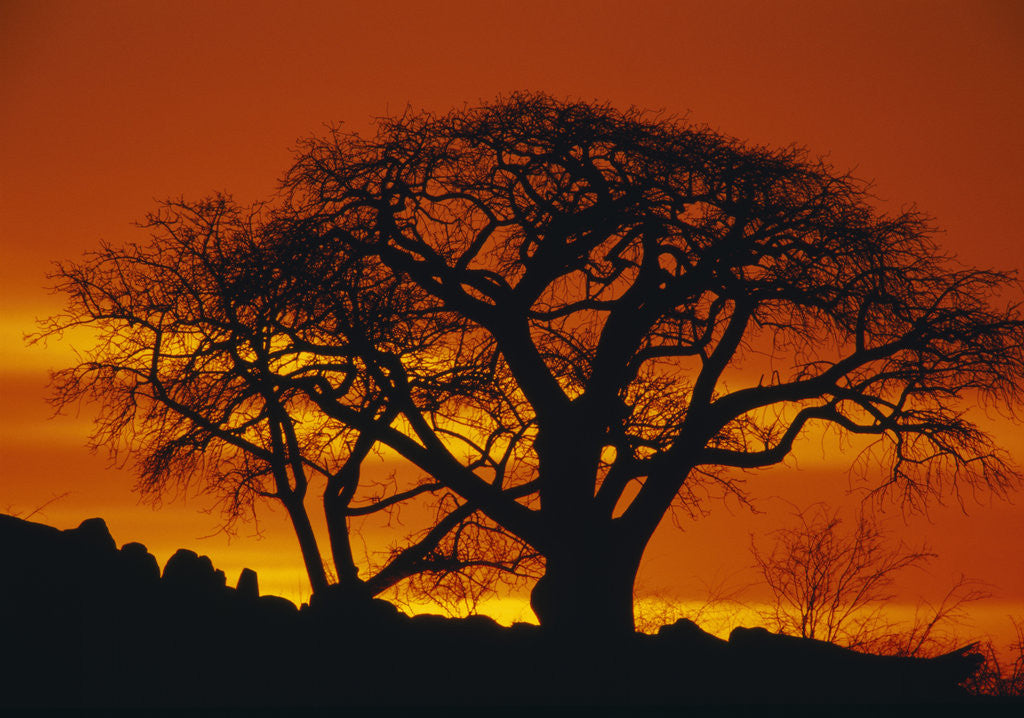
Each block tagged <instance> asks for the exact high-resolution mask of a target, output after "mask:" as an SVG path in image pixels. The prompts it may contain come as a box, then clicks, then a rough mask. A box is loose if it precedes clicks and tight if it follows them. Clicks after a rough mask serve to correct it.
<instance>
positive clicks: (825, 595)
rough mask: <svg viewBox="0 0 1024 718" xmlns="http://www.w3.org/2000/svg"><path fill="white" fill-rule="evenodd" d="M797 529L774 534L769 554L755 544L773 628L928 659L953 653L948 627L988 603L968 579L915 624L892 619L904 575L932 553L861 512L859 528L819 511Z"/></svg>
mask: <svg viewBox="0 0 1024 718" xmlns="http://www.w3.org/2000/svg"><path fill="white" fill-rule="evenodd" d="M795 516H796V518H797V525H795V526H792V527H784V528H780V529H777V530H775V531H773V532H772V533H771V540H772V543H771V546H770V547H769V548H768V549H767V550H765V549H763V548H759V547H758V546H757V544H756V543H755V542H754V541H753V540H752V541H751V550H752V552H753V554H754V561H755V564H756V565H757V568H758V569H759V570H760V572H761V575H762V576H763V577H764V580H765V583H766V584H767V585H768V588H769V589H770V590H771V593H772V597H773V602H772V604H771V606H770V607H769V608H768V609H766V610H765V611H763V612H762V616H763V618H764V619H765V622H766V625H767V626H768V627H769V628H772V629H774V630H777V631H779V632H780V633H786V634H789V635H792V636H800V637H802V638H816V639H820V640H824V641H828V642H830V643H836V644H839V645H842V646H846V647H848V648H856V649H858V650H861V651H867V652H871V653H885V654H896V655H912V656H920V655H926V654H935V653H940V652H945V651H950V650H953V649H954V648H956V646H955V645H952V644H953V643H956V641H955V640H943V639H944V638H945V637H944V636H943V635H940V634H942V631H943V628H944V624H948V623H952V622H955V620H956V619H957V618H959V617H961V614H962V611H963V608H964V606H965V605H966V604H968V603H971V602H973V601H978V600H981V599H983V598H988V597H989V595H990V594H988V593H987V592H986V591H985V590H983V589H982V588H981V587H980V586H979V585H978V584H977V583H976V582H972V581H970V580H968V579H966V578H961V579H960V580H959V581H958V582H957V583H956V584H954V585H953V586H952V587H951V588H950V589H949V590H948V591H947V592H946V595H945V596H944V598H943V599H942V601H941V602H939V604H938V605H935V606H931V605H930V606H928V608H927V609H926V610H924V611H921V610H919V611H917V613H916V615H915V617H914V620H913V621H912V622H911V623H910V624H909V625H899V624H897V623H895V622H893V621H892V620H890V619H888V618H887V617H886V614H885V604H886V603H887V602H889V601H891V600H892V599H893V598H894V594H893V593H892V592H891V591H892V586H893V584H894V582H895V580H896V576H897V574H900V573H902V572H904V571H905V570H906V569H909V568H915V567H921V566H922V565H923V564H924V563H926V562H927V561H929V560H931V559H932V558H934V557H935V554H933V553H930V552H928V551H927V550H925V549H924V548H918V549H914V548H910V547H908V546H906V545H904V544H903V543H902V542H894V541H893V540H892V538H891V536H889V535H888V533H887V532H886V531H885V530H884V529H883V528H882V526H881V525H880V524H879V522H878V521H877V520H876V519H874V518H872V517H870V516H868V515H867V514H865V513H864V512H863V511H861V512H860V513H858V515H857V516H856V520H855V522H854V523H853V525H852V528H849V529H846V528H844V527H843V520H842V518H841V517H840V512H839V511H838V510H835V509H829V508H828V507H826V506H823V505H821V504H817V505H815V506H812V507H810V508H808V509H805V510H802V511H796V512H795Z"/></svg>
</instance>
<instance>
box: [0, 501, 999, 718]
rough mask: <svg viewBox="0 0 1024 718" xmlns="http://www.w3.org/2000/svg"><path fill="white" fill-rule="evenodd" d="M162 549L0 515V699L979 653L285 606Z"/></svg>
mask: <svg viewBox="0 0 1024 718" xmlns="http://www.w3.org/2000/svg"><path fill="white" fill-rule="evenodd" d="M256 584H257V582H256V577H255V575H254V574H252V572H243V576H242V578H241V579H240V580H239V585H238V587H236V588H231V587H228V586H226V583H225V577H224V574H223V572H221V571H217V570H215V569H214V567H213V566H212V564H211V563H210V560H209V559H208V558H207V557H205V556H197V555H196V554H195V553H193V552H191V551H186V550H184V549H182V550H179V551H178V552H177V553H176V554H175V555H174V556H173V557H171V559H170V560H169V561H168V563H167V565H166V566H165V567H164V570H163V572H161V571H160V569H159V566H158V565H157V562H156V559H155V558H154V557H153V556H152V555H151V554H149V553H148V552H147V551H146V548H145V547H144V546H142V545H141V544H138V543H129V544H126V545H124V546H122V547H121V548H120V549H118V548H117V546H116V544H115V542H114V540H113V538H111V536H110V533H109V531H108V530H107V527H106V524H105V523H104V522H103V521H102V520H101V519H89V520H87V521H85V522H83V523H82V525H81V526H79V527H78V528H77V529H70V530H66V531H60V530H58V529H55V528H52V527H50V526H45V525H42V524H36V523H31V522H27V521H23V520H20V519H17V518H15V517H11V516H6V515H2V514H0V646H2V648H0V654H2V655H0V706H5V705H6V706H9V707H10V706H33V707H35V706H57V707H61V706H67V707H83V706H85V707H88V706H92V707H98V706H102V707H118V706H124V707H140V706H149V707H153V706H157V707H161V706H162V707H171V708H175V707H188V706H240V707H246V706H250V707H264V706H281V707H285V706H307V707H316V706H364V707H388V706H390V707H401V706H512V707H515V706H533V705H564V706H576V705H581V706H648V707H658V706H664V707H671V706H680V705H690V704H694V703H697V704H702V705H723V706H737V705H747V704H750V705H754V704H760V703H812V704H813V703H830V704H847V703H857V704H874V703H921V702H929V703H936V702H975V703H977V702H978V701H979V699H974V698H971V697H969V696H968V695H967V693H966V692H965V691H964V690H963V689H962V688H961V687H960V686H959V685H958V684H959V683H960V682H961V681H963V680H964V679H965V678H966V677H967V676H968V675H970V673H972V672H973V670H974V669H975V668H976V667H977V666H978V664H979V659H980V657H978V656H976V654H970V653H969V652H968V651H961V652H956V653H952V654H949V655H947V656H943V657H939V658H935V659H915V658H896V657H883V656H871V655H866V654H860V653H855V652H853V651H849V650H846V649H843V648H839V647H837V646H834V645H831V644H828V643H822V642H820V641H810V640H804V639H798V638H790V637H786V636H778V635H774V634H770V633H768V632H767V631H765V630H763V629H737V630H736V631H734V632H733V633H732V635H731V636H730V638H729V640H728V641H723V640H721V639H718V638H716V637H714V636H712V635H710V634H708V633H705V632H704V631H702V630H701V629H700V628H698V627H697V626H696V625H695V624H693V623H690V622H688V621H680V622H678V623H676V624H674V625H672V626H666V627H663V628H662V630H661V632H660V633H659V634H658V636H646V635H643V634H636V635H634V636H632V637H630V638H629V639H626V640H621V641H617V642H614V643H612V642H608V641H602V640H599V639H596V638H593V639H590V640H584V641H581V642H577V643H573V644H566V643H564V642H555V641H552V640H550V639H549V638H548V637H547V636H545V634H544V633H543V631H542V630H541V629H539V628H538V627H536V626H532V625H528V624H516V625H514V626H512V627H511V628H503V627H501V626H499V625H497V624H496V623H495V622H493V621H492V620H490V619H488V618H486V617H483V616H474V617H470V618H466V619H448V618H443V617H440V616H416V617H413V618H409V617H407V616H404V615H403V614H401V613H399V612H398V611H397V609H395V607H394V606H392V605H391V604H389V603H386V602H384V601H378V600H375V601H372V602H368V603H367V602H362V603H355V604H354V603H351V602H346V601H344V600H342V599H341V598H339V597H332V596H330V595H328V596H317V597H315V598H314V600H313V601H312V603H311V605H309V606H305V605H304V606H303V607H302V609H301V610H300V609H297V608H296V607H295V606H294V605H293V604H291V603H290V602H289V601H286V600H285V599H282V598H279V597H276V596H259V595H258V590H257V585H256Z"/></svg>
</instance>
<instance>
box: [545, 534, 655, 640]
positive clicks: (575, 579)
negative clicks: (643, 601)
mask: <svg viewBox="0 0 1024 718" xmlns="http://www.w3.org/2000/svg"><path fill="white" fill-rule="evenodd" d="M576 538H577V537H573V540H571V541H567V542H565V543H563V544H562V545H561V546H560V547H559V548H558V549H556V550H553V551H550V552H549V555H548V556H547V557H546V561H547V565H546V570H545V573H544V576H543V577H542V578H541V579H540V580H539V581H538V582H537V584H536V586H535V587H534V589H533V592H532V594H531V597H530V605H531V607H532V608H533V610H534V613H536V614H537V618H538V620H539V621H540V623H541V626H543V627H544V629H545V630H546V631H548V632H549V634H550V635H552V636H557V637H560V638H564V639H567V640H570V641H573V642H583V643H587V642H592V641H595V640H600V639H604V638H611V637H620V636H626V635H629V634H632V633H633V631H634V624H633V582H634V581H635V579H636V573H637V569H638V568H639V565H640V556H641V554H642V551H633V550H623V549H622V548H613V547H609V546H608V543H609V542H607V541H591V542H581V541H578V540H576Z"/></svg>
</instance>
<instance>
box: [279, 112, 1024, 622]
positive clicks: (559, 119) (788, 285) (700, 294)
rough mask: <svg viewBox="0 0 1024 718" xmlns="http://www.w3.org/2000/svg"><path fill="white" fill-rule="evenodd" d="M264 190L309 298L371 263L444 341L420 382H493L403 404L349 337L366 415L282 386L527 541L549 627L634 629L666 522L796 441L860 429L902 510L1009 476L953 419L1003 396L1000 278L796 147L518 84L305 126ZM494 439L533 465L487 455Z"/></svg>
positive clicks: (884, 485)
mask: <svg viewBox="0 0 1024 718" xmlns="http://www.w3.org/2000/svg"><path fill="white" fill-rule="evenodd" d="M283 190H284V192H285V194H286V196H287V199H288V204H289V208H288V210H287V211H288V212H290V213H291V218H292V219H291V221H292V222H293V223H294V224H295V226H296V228H297V229H296V231H295V232H293V233H291V234H290V235H289V240H288V241H287V242H285V243H284V244H283V245H282V246H283V247H285V248H286V252H287V253H289V254H290V255H295V254H296V253H298V254H302V253H303V252H305V253H307V254H309V255H310V256H315V257H318V258H319V259H320V260H322V262H323V263H322V264H321V265H320V267H321V270H322V271H321V273H320V274H319V275H318V286H316V287H311V288H310V291H311V292H313V293H314V294H316V293H317V292H322V293H323V294H324V295H326V296H333V295H337V294H338V293H339V291H340V287H343V286H344V284H345V282H346V280H345V279H344V275H343V273H341V274H338V275H337V276H336V275H335V274H334V272H333V270H332V269H331V258H332V257H335V256H337V257H352V256H358V257H364V258H367V259H368V260H372V262H374V263H375V265H376V266H378V267H379V268H380V270H381V271H382V272H384V273H385V274H386V276H388V277H389V278H390V281H393V282H394V283H395V285H396V286H402V287H409V288H410V289H409V290H408V292H409V296H410V297H412V296H414V297H415V302H416V303H417V306H418V308H417V312H418V316H420V317H421V318H423V319H427V318H436V319H437V320H438V321H441V320H444V321H446V322H448V325H449V326H452V327H453V332H452V333H451V334H450V335H449V336H448V337H447V339H446V342H445V343H443V344H441V343H438V344H437V345H436V352H437V353H436V361H435V362H434V364H433V366H434V367H435V369H436V368H437V367H440V366H447V365H453V366H456V365H457V366H461V365H462V363H463V362H464V361H481V362H483V363H481V364H480V366H481V368H486V373H487V375H488V376H489V377H490V379H489V384H488V385H487V389H486V390H483V389H482V387H483V386H484V385H483V384H479V385H477V386H476V387H475V388H474V387H469V386H463V387H460V388H458V389H456V390H455V391H452V392H451V393H449V394H446V395H445V396H437V395H435V396H434V397H432V398H431V400H430V401H424V399H423V397H421V396H418V395H417V393H416V390H415V384H416V382H417V379H416V371H410V369H409V368H408V366H407V364H406V363H403V362H402V361H401V357H400V351H399V348H398V347H397V346H387V345H386V342H381V343H378V344H376V345H374V346H365V347H363V348H362V349H360V350H359V354H360V360H361V361H363V362H365V364H366V366H367V368H368V370H369V371H371V372H372V373H374V375H375V376H377V377H378V386H379V387H380V388H381V391H382V392H383V394H384V395H386V396H387V397H388V403H389V406H391V407H394V409H395V410H396V411H398V412H399V413H400V421H396V422H394V423H392V424H389V425H387V426H378V425H375V424H374V422H373V421H372V420H368V419H366V418H365V417H364V416H363V415H361V414H360V413H359V412H358V411H356V410H354V409H352V408H350V407H347V406H344V405H343V404H342V403H339V402H337V401H336V396H337V395H338V394H339V392H338V391H335V390H334V389H333V388H332V386H333V385H332V384H331V382H330V381H324V380H313V379H309V380H306V381H305V382H304V383H300V384H297V386H299V388H301V389H303V391H305V393H306V396H307V397H308V398H309V400H310V401H311V402H313V403H315V404H317V406H319V407H320V408H321V409H322V410H323V411H324V413H325V414H326V415H328V416H330V417H331V418H333V419H335V420H337V421H339V422H341V423H343V424H345V425H348V426H352V427H356V428H368V429H369V428H374V427H375V426H376V428H377V430H376V433H375V436H376V438H377V440H378V441H380V442H382V443H383V444H385V445H387V446H389V447H390V448H391V449H393V450H394V451H396V452H398V453H399V454H401V455H402V456H404V457H405V458H406V459H407V460H409V461H410V462H412V463H413V464H415V465H417V466H419V467H421V468H422V469H423V471H425V472H426V473H427V474H429V475H430V476H431V478H432V479H433V480H435V481H437V482H438V483H440V484H441V485H443V486H445V487H446V488H447V489H449V490H450V491H451V492H453V494H454V495H458V496H460V497H462V498H463V500H465V501H466V502H468V503H470V504H472V505H474V506H477V507H478V508H479V510H480V511H481V512H482V513H483V514H484V515H486V516H487V517H489V518H490V519H491V520H492V521H494V522H495V523H496V524H498V525H500V526H502V527H504V528H505V529H506V530H507V531H509V532H511V533H512V534H514V535H516V536H518V537H519V538H520V539H522V540H523V541H525V542H527V543H528V544H529V545H531V546H533V547H534V548H535V549H536V550H537V551H538V552H539V553H541V554H542V555H543V556H544V559H545V574H544V576H543V578H542V579H541V580H540V581H539V582H538V583H537V585H536V586H535V588H534V590H533V606H534V609H535V611H536V613H537V614H538V616H539V618H540V620H541V623H542V624H544V625H545V626H547V627H549V628H550V629H551V630H553V631H556V632H565V633H567V634H571V635H579V634H583V633H587V632H591V631H595V630H599V631H606V632H626V631H630V630H632V627H633V593H632V586H633V581H634V578H635V576H636V572H637V568H638V566H639V565H640V561H641V557H642V556H643V553H644V549H645V547H646V545H647V543H648V541H649V540H650V538H651V536H652V534H653V533H654V531H655V529H656V527H657V526H658V524H659V523H660V522H661V520H662V518H663V517H664V516H665V515H666V514H667V513H668V512H671V511H673V510H674V509H676V508H679V507H682V508H690V509H693V508H697V507H699V506H700V504H701V503H702V502H703V501H704V500H705V499H706V495H707V494H708V493H709V492H711V491H712V490H715V489H716V487H718V488H719V489H722V490H725V491H732V492H737V493H740V494H742V491H743V480H749V477H750V476H756V473H754V472H752V470H754V469H758V468H761V467H768V466H772V465H775V464H778V463H779V462H781V461H783V460H784V459H785V458H786V457H787V456H788V455H789V454H790V453H791V452H792V451H793V450H794V445H795V441H796V439H797V438H798V437H799V436H800V435H801V434H803V433H805V432H806V431H808V430H811V429H812V427H814V428H815V429H814V430H820V429H823V428H828V427H831V428H832V429H834V430H836V431H838V432H840V433H841V434H847V435H861V436H867V437H874V438H875V439H876V441H875V443H874V450H875V456H876V458H877V460H878V461H877V463H878V468H879V471H878V474H877V475H875V476H874V479H875V480H876V482H877V483H876V486H877V488H879V490H881V491H884V492H889V493H890V494H891V495H893V496H895V497H897V498H898V499H900V500H902V501H904V502H906V503H907V504H908V505H909V506H911V507H919V506H921V505H923V504H925V503H926V502H927V501H928V500H929V499H930V498H932V497H935V496H940V495H942V494H944V493H946V492H950V491H957V490H959V489H960V488H962V487H964V486H965V485H969V486H971V487H983V488H985V489H987V490H990V491H992V492H994V493H996V494H999V493H1002V492H1005V491H1006V490H1008V489H1010V488H1011V487H1012V486H1013V485H1014V484H1015V483H1016V482H1017V480H1018V474H1017V473H1016V469H1015V468H1014V465H1013V463H1012V459H1011V457H1010V456H1009V455H1008V454H1007V453H1006V452H1005V451H1003V450H1002V449H1001V448H1000V447H998V446H997V445H996V444H995V443H994V441H993V440H992V438H991V437H990V436H989V435H988V434H986V433H985V431H983V430H982V429H981V428H979V426H978V425H977V424H975V423H974V422H972V420H971V418H970V415H969V413H967V412H966V410H965V407H966V406H967V405H968V404H969V403H970V402H972V401H975V400H977V399H981V400H984V401H990V402H994V403H997V404H1000V405H1003V406H1018V405H1019V403H1020V400H1021V396H1022V395H1021V390H1022V386H1024V381H1022V379H1024V317H1022V314H1021V312H1020V310H1019V309H1018V308H1017V307H1016V306H1008V307H1004V306H1001V305H1000V304H999V302H1000V301H1002V300H1001V299H1000V297H1001V296H1006V295H1007V293H1017V292H1018V291H1019V286H1018V285H1017V284H1016V282H1015V279H1014V277H1013V276H1012V275H1011V274H1009V273H1003V272H998V271H989V270H981V269H972V268H964V267H961V266H959V265H958V264H957V263H956V262H955V261H954V260H953V259H952V258H950V257H948V256H946V255H944V254H943V253H942V251H941V249H940V247H939V246H938V245H937V243H936V242H935V240H934V239H933V235H934V228H933V225H932V222H931V221H930V220H929V218H928V217H926V216H924V215H922V214H921V213H919V212H917V211H914V210H910V211H905V212H901V213H898V214H893V215H886V214H883V213H881V212H880V211H879V210H877V209H876V208H875V206H874V205H873V202H872V197H871V195H870V193H869V191H868V188H867V186H866V185H865V184H864V183H862V182H859V181H857V180H856V179H854V178H852V177H850V176H848V175H846V174H843V173H840V172H837V171H835V170H834V169H833V168H832V167H830V166H829V165H827V164H826V163H824V162H822V161H817V160H814V159H812V158H810V157H808V155H807V154H806V153H805V152H804V151H801V150H799V149H795V148H787V149H781V150H779V149H769V148H761V147H749V146H746V145H744V144H743V143H741V142H739V141H737V140H734V139H730V138H728V137H723V136H721V135H719V134H717V133H715V132H712V131H710V130H708V129H704V128H700V127H693V126H689V125H687V124H685V123H683V122H679V121H676V120H672V119H665V118H660V117H657V116H650V115H646V114H644V113H642V112H639V111H635V110H630V111H626V112H621V111H618V110H616V109H614V108H611V107H609V106H604V105H595V104H588V103H583V102H562V101H558V100H555V99H552V98H550V97H547V96H545V95H540V94H519V95H513V96H511V97H508V98H505V99H500V100H498V101H496V102H493V103H489V104H483V105H481V106H479V107H472V108H466V109H461V110H456V111H453V112H451V113H449V114H447V115H443V116H434V115H431V114H429V113H412V112H410V113H407V114H405V115H403V116H400V117H395V118H387V119H384V120H382V121H380V123H379V125H378V129H377V133H376V135H375V136H373V137H367V138H363V137H359V136H356V135H352V134H345V133H342V132H341V131H337V130H336V131H332V132H329V133H328V134H326V135H325V136H321V137H314V138H311V139H308V140H306V141H305V142H303V143H302V144H301V145H300V147H299V150H298V154H297V157H296V160H295V163H294V165H293V167H292V168H291V169H290V171H289V172H288V173H287V175H286V176H285V179H284V182H283ZM303 247H305V249H303ZM318 301H319V300H318ZM453 315H455V316H457V317H460V318H462V319H463V320H465V321H463V322H461V323H460V322H455V321H452V320H451V317H452V316H453ZM425 365H426V364H424V365H421V366H425ZM463 388H466V389H470V391H469V392H468V393H466V392H463V391H461V389H463ZM339 391H340V390H339ZM481 391H482V392H483V393H478V392H481ZM492 400H493V401H494V406H496V407H498V408H497V409H495V410H493V411H488V404H489V403H490V402H491V401H492ZM488 437H490V439H491V440H490V441H488ZM508 451H511V452H512V453H513V454H514V455H515V456H517V457H519V458H520V459H521V462H520V463H521V465H522V466H524V467H527V468H528V469H529V471H527V472H526V473H525V474H524V473H523V472H521V471H520V472H512V473H513V474H514V475H511V476H510V475H509V474H508V473H506V472H504V471H502V470H500V469H498V468H496V467H499V466H501V461H500V458H499V455H503V452H508ZM530 472H532V474H531V473H530ZM516 487H519V493H518V495H517V494H516V491H515V488H516ZM524 487H525V488H524Z"/></svg>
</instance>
